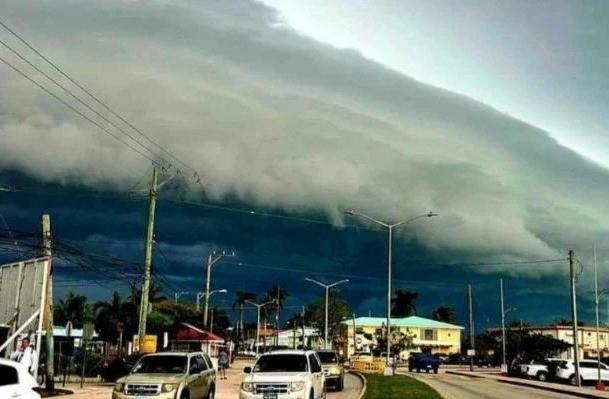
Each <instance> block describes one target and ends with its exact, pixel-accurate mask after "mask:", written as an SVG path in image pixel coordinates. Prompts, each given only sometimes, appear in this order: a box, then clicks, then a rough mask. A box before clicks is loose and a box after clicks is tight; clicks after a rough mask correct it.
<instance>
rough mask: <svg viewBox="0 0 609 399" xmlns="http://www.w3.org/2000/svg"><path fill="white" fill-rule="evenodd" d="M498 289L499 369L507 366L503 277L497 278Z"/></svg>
mask: <svg viewBox="0 0 609 399" xmlns="http://www.w3.org/2000/svg"><path fill="white" fill-rule="evenodd" d="M499 291H500V293H501V371H503V369H504V368H506V367H507V362H506V356H505V346H506V345H505V305H504V303H503V279H502V278H500V279H499Z"/></svg>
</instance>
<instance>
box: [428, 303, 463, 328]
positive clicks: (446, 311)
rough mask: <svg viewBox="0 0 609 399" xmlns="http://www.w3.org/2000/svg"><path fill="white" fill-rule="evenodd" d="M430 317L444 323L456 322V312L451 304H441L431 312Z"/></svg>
mask: <svg viewBox="0 0 609 399" xmlns="http://www.w3.org/2000/svg"><path fill="white" fill-rule="evenodd" d="M431 318H432V319H434V320H437V321H442V322H444V323H450V324H457V312H455V309H453V308H452V307H451V306H448V305H441V306H438V307H437V308H436V309H434V310H433V311H432V312H431Z"/></svg>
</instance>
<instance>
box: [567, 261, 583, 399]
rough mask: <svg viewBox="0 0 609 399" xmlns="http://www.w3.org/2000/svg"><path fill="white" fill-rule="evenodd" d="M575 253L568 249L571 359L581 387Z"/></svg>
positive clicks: (578, 384)
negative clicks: (571, 330)
mask: <svg viewBox="0 0 609 399" xmlns="http://www.w3.org/2000/svg"><path fill="white" fill-rule="evenodd" d="M574 258H575V253H574V252H573V250H569V274H570V277H571V321H572V322H573V360H574V364H575V379H576V384H577V386H578V387H581V385H582V384H581V379H580V378H579V376H580V374H579V338H578V336H577V335H578V331H577V295H576V293H575V278H576V277H575V270H574V268H573V266H574V265H573V261H574Z"/></svg>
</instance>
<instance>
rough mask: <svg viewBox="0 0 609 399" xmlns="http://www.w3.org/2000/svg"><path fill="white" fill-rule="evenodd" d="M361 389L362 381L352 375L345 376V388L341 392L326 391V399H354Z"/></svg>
mask: <svg viewBox="0 0 609 399" xmlns="http://www.w3.org/2000/svg"><path fill="white" fill-rule="evenodd" d="M361 389H362V380H360V379H359V377H356V376H354V375H353V374H349V373H347V374H345V388H344V389H343V391H342V392H333V391H332V389H330V390H329V391H328V394H327V396H328V399H356V398H357V396H358V395H359V393H360V391H361Z"/></svg>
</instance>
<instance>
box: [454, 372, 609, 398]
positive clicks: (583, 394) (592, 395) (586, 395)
mask: <svg viewBox="0 0 609 399" xmlns="http://www.w3.org/2000/svg"><path fill="white" fill-rule="evenodd" d="M445 373H446V374H453V375H459V376H465V377H470V378H488V379H491V380H495V381H497V382H500V383H502V384H510V385H516V386H521V387H526V388H533V389H539V390H542V391H548V392H554V393H560V394H563V395H571V396H574V397H579V398H586V399H600V398H607V396H601V395H598V394H596V393H595V392H594V391H592V392H578V391H570V390H568V389H563V388H560V386H556V387H554V386H550V385H538V384H535V383H531V382H528V381H527V380H522V381H519V380H508V379H506V378H501V377H499V378H492V377H487V376H483V375H471V374H468V372H458V371H448V370H447V371H445Z"/></svg>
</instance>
